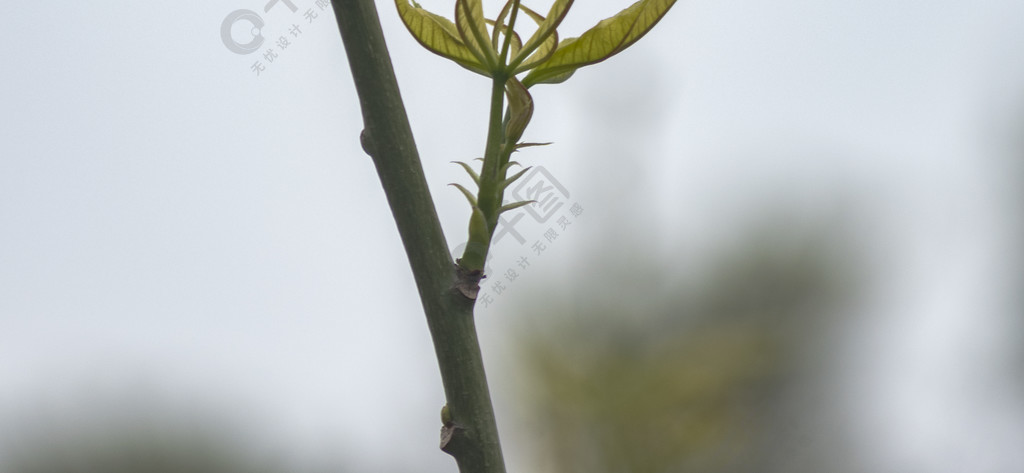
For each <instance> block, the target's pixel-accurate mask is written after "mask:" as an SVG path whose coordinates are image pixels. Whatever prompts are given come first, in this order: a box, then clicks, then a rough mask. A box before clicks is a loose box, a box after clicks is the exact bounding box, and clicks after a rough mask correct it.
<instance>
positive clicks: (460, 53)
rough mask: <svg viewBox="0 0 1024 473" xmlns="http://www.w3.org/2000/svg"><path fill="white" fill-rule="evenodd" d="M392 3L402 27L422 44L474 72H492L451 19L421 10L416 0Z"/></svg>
mask: <svg viewBox="0 0 1024 473" xmlns="http://www.w3.org/2000/svg"><path fill="white" fill-rule="evenodd" d="M395 5H397V6H398V16H400V17H401V18H402V22H403V23H405V27H406V28H408V29H409V32H410V33H412V36H413V37H414V38H416V41H419V43H420V44H422V45H423V47H425V48H427V49H428V50H430V51H431V52H433V53H434V54H437V55H439V56H442V57H445V58H448V59H451V60H452V61H455V62H456V63H457V64H458V65H460V66H462V67H465V68H466V69H469V70H471V71H473V72H476V73H477V74H482V75H485V76H487V77H490V76H491V74H490V72H489V70H488V68H487V67H484V65H483V63H482V62H480V60H479V59H477V57H476V55H474V54H473V52H472V51H470V49H469V48H468V47H467V46H466V44H465V43H464V42H463V41H462V38H461V36H460V35H459V30H458V28H457V27H456V26H455V23H452V21H451V20H449V19H447V18H445V17H443V16H440V15H435V14H433V13H431V12H429V11H427V10H424V9H423V8H422V7H420V6H419V4H417V3H415V2H413V3H412V4H410V3H409V0H395Z"/></svg>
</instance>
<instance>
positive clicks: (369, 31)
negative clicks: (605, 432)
mask: <svg viewBox="0 0 1024 473" xmlns="http://www.w3.org/2000/svg"><path fill="white" fill-rule="evenodd" d="M331 3H332V4H333V6H334V13H335V16H336V17H337V20H338V27H339V29H340V30H341V37H342V40H343V42H344V43H345V52H346V54H347V56H348V62H349V66H350V67H351V69H352V77H353V79H354V80H355V85H356V90H357V92H358V94H359V103H360V107H361V108H362V114H363V125H364V131H363V132H362V135H361V140H362V144H363V149H364V150H366V152H367V153H368V154H369V155H370V156H371V158H372V159H373V163H374V165H375V166H376V168H377V174H378V175H379V177H380V181H381V184H382V185H383V187H384V192H385V194H386V195H387V199H388V204H389V205H390V207H391V212H392V214H393V215H394V217H395V223H396V224H397V226H398V231H399V234H400V235H401V238H402V244H403V245H404V246H405V251H406V255H407V256H408V257H409V264H410V266H411V267H412V271H413V275H414V277H415V280H416V286H417V288H418V290H419V294H420V300H421V301H422V303H423V309H424V311H425V312H426V316H427V325H428V326H429V328H430V334H431V337H432V339H433V342H434V350H435V352H436V354H437V360H438V364H439V365H440V368H441V379H442V381H443V383H444V391H445V397H446V398H447V402H448V408H449V412H450V414H451V420H450V421H449V422H447V423H446V424H445V426H444V428H443V429H442V439H441V440H442V442H441V447H442V449H443V450H444V451H445V452H448V453H449V454H451V455H452V456H453V457H455V459H456V461H457V462H458V465H459V471H461V472H462V473H470V472H472V473H503V472H504V471H505V466H504V461H503V460H502V456H501V445H500V443H499V441H498V429H497V425H496V423H495V420H494V410H493V408H492V406H491V399H490V393H489V392H488V390H487V379H486V376H485V375H484V366H483V358H482V356H481V353H480V346H479V343H478V341H477V336H476V327H475V324H474V321H473V303H474V302H475V301H474V300H472V299H470V298H468V297H467V296H466V295H464V293H465V292H467V291H465V290H463V291H460V290H458V289H456V286H457V285H458V284H462V285H463V287H464V286H465V285H467V284H468V285H474V284H475V281H472V280H469V281H467V280H466V278H467V277H470V278H471V277H472V276H471V275H463V274H461V273H459V272H458V271H457V270H456V266H455V264H454V262H453V261H452V258H451V255H450V254H449V252H448V246H447V244H446V242H445V238H444V234H443V233H442V231H441V224H440V222H439V220H438V218H437V212H436V211H435V209H434V203H433V199H431V197H430V192H429V190H428V188H427V182H426V179H425V178H424V175H423V168H422V166H421V164H420V160H419V155H418V153H417V151H416V144H415V142H414V141H413V136H412V130H411V128H410V127H409V121H408V118H407V116H406V114H405V107H404V105H403V104H402V98H401V95H400V94H399V91H398V83H397V81H396V80H395V74H394V70H393V69H392V66H391V58H390V57H389V55H388V51H387V46H386V45H385V43H384V35H383V32H382V31H381V27H380V20H379V19H378V16H377V10H376V7H375V6H374V2H373V1H372V0H332V2H331ZM354 133H355V131H354V130H353V134H354ZM469 292H471V291H469Z"/></svg>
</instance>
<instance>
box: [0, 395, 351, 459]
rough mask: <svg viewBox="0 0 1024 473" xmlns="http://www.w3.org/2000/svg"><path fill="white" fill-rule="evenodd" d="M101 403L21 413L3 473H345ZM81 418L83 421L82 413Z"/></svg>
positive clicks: (185, 418) (208, 422) (211, 430)
mask: <svg viewBox="0 0 1024 473" xmlns="http://www.w3.org/2000/svg"><path fill="white" fill-rule="evenodd" d="M141 412H142V411H140V410H139V407H138V406H130V407H129V408H128V411H127V415H125V412H124V411H121V412H119V411H112V410H109V409H108V408H105V407H103V408H99V409H96V410H94V411H91V412H88V413H87V412H84V411H83V412H76V413H74V414H69V415H68V416H67V418H63V419H62V420H60V421H56V422H49V421H45V420H44V419H43V418H42V417H40V416H30V417H25V416H22V418H21V419H20V420H16V421H13V422H12V423H16V424H17V425H18V427H19V428H18V429H17V430H15V429H13V428H12V425H11V424H12V423H8V425H7V426H5V427H6V428H5V429H4V430H5V432H4V435H3V438H2V439H0V473H122V472H123V473H129V472H130V473H140V472H145V473H172V472H173V473H182V472H189V473H271V472H275V473H276V472H284V471H288V472H297V471H298V472H303V471H305V472H313V471H325V472H326V471H332V472H337V471H344V470H343V469H339V468H336V467H332V468H330V469H328V468H325V467H324V465H319V466H316V467H312V466H310V463H311V462H308V461H304V462H303V465H302V466H301V467H300V466H296V465H291V464H287V463H286V462H285V461H284V460H283V458H282V456H281V455H279V454H278V452H279V451H276V450H274V449H270V448H265V447H260V446H258V445H256V444H255V443H256V442H253V441H252V432H244V431H242V430H241V429H237V428H230V427H227V428H226V427H225V426H224V425H220V423H219V422H217V421H215V420H213V419H211V418H209V417H206V416H203V415H197V414H188V413H185V414H182V413H177V414H172V413H169V412H162V411H161V412H145V414H144V415H139V414H140V413H141ZM83 415H84V417H85V418H84V419H82V418H80V417H83Z"/></svg>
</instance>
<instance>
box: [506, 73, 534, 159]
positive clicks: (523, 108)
mask: <svg viewBox="0 0 1024 473" xmlns="http://www.w3.org/2000/svg"><path fill="white" fill-rule="evenodd" d="M505 95H507V96H508V111H509V118H508V124H507V125H506V126H505V141H506V142H508V143H516V142H518V141H519V138H522V136H523V132H524V131H526V125H529V124H530V119H531V118H533V97H531V96H530V91H528V90H526V87H524V86H523V83H522V82H519V79H516V78H515V77H513V78H511V79H509V80H508V83H506V84H505Z"/></svg>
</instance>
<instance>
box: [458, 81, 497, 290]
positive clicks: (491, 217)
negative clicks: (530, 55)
mask: <svg viewBox="0 0 1024 473" xmlns="http://www.w3.org/2000/svg"><path fill="white" fill-rule="evenodd" d="M507 80H508V78H506V77H503V76H496V77H495V78H494V82H493V83H492V85H491V110H490V115H489V119H488V125H487V144H486V146H485V148H484V165H483V168H482V169H481V170H480V190H479V191H478V193H477V198H476V202H477V207H478V208H479V209H480V212H481V213H482V214H483V217H484V220H485V222H486V224H487V231H486V232H483V233H482V232H478V231H474V229H473V228H470V235H469V242H468V243H467V244H466V251H465V253H463V255H462V258H460V259H459V265H460V266H462V267H464V268H465V269H467V270H471V271H474V270H483V268H484V263H485V262H486V261H487V252H488V251H489V250H490V235H492V234H493V233H494V229H495V227H497V225H498V209H499V208H501V198H502V192H501V181H503V180H504V179H505V176H504V173H503V172H502V169H501V168H502V162H501V161H502V157H501V156H502V151H503V149H504V146H503V145H504V144H505V125H504V108H505V82H506V81H507Z"/></svg>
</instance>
